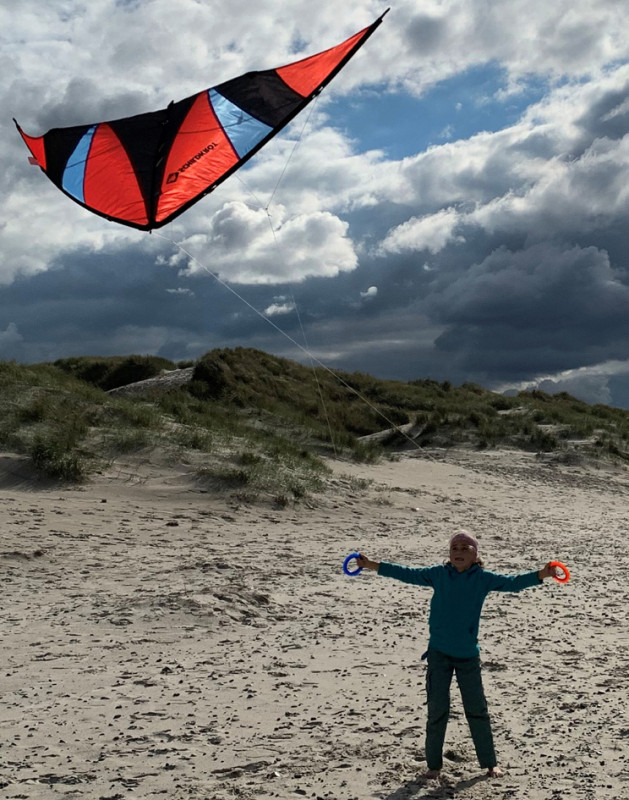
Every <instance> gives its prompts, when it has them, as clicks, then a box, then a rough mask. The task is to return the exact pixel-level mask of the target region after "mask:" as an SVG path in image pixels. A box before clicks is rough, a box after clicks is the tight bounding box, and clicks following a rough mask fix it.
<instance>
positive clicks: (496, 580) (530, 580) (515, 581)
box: [483, 570, 543, 592]
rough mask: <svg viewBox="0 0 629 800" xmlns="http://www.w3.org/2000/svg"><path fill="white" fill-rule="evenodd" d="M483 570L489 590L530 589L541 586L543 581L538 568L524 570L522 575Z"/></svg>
mask: <svg viewBox="0 0 629 800" xmlns="http://www.w3.org/2000/svg"><path fill="white" fill-rule="evenodd" d="M483 572H484V577H485V580H486V581H487V591H488V592H521V591H522V590H523V589H530V588H531V587H532V586H539V585H540V584H541V583H543V581H541V580H540V579H539V578H538V577H537V570H535V571H534V572H523V573H522V574H521V575H500V574H499V573H497V572H489V571H488V570H484V571H483Z"/></svg>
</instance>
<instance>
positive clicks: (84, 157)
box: [14, 9, 388, 231]
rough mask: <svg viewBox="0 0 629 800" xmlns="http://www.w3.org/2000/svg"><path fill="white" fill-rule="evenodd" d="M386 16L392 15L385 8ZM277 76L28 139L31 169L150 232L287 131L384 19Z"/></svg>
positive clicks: (241, 80)
mask: <svg viewBox="0 0 629 800" xmlns="http://www.w3.org/2000/svg"><path fill="white" fill-rule="evenodd" d="M387 11H388V9H387ZM387 11H385V12H384V14H382V15H381V16H380V17H379V18H378V19H377V20H376V21H375V22H374V23H372V24H371V25H370V26H369V27H367V28H364V29H363V30H361V31H359V32H358V33H356V34H354V36H351V37H350V38H349V39H347V40H345V41H344V42H342V43H341V44H338V45H336V46H335V47H332V48H330V49H329V50H324V51H323V52H321V53H317V54H316V55H313V56H310V57H308V58H304V59H302V60H300V61H296V62H294V63H291V64H287V65H285V66H283V67H278V68H276V69H269V70H264V71H259V72H247V73H246V74H245V75H241V76H240V77H237V78H233V79H232V80H229V81H226V82H225V83H221V84H219V85H218V86H214V87H212V88H210V89H206V90H204V91H202V92H198V93H197V94H195V95H192V96H191V97H188V98H186V99H185V100H180V101H179V102H176V103H175V102H173V103H170V105H169V106H168V107H167V108H165V109H161V110H159V111H153V112H150V113H145V114H138V115H136V116H132V117H124V118H123V119H117V120H112V121H109V122H97V123H94V124H91V125H78V126H73V127H69V128H53V129H51V130H50V131H48V132H47V133H45V134H44V135H43V136H28V135H27V134H26V133H24V131H23V130H22V129H21V128H20V126H19V125H18V123H17V121H16V120H14V122H15V124H16V126H17V129H18V131H19V133H20V135H21V136H22V138H23V140H24V142H25V143H26V146H27V147H28V149H29V150H30V152H31V159H30V160H31V162H32V163H36V164H37V165H38V166H39V167H40V168H41V169H42V170H43V171H44V172H45V174H46V175H47V176H48V178H50V180H51V181H52V182H53V183H54V184H55V186H57V187H58V188H59V189H61V191H62V192H64V193H65V194H66V195H68V196H69V197H70V198H71V199H72V200H75V201H76V202H77V203H79V204H80V205H82V206H83V207H84V208H87V209H88V210H89V211H93V212H94V213H95V214H99V215H100V216H102V217H105V218H106V219H108V220H112V221H115V222H119V223H121V224H123V225H129V226H131V227H132V228H138V229H140V230H145V231H150V230H153V229H154V228H160V227H162V226H163V225H166V224H168V223H169V222H171V220H173V219H175V217H177V216H178V215H179V214H181V213H183V212H184V211H186V209H188V208H190V206H192V205H193V204H194V203H196V202H197V201H198V200H200V199H201V198H202V197H204V196H205V195H206V194H209V193H210V192H211V191H213V190H214V189H215V188H216V187H217V186H218V185H219V184H220V183H222V182H223V181H224V180H225V179H226V178H228V177H229V176H230V175H232V174H233V173H234V172H235V171H236V170H237V169H239V168H240V167H241V166H242V165H243V164H244V163H245V162H246V161H248V160H249V159H250V158H251V157H252V156H253V155H254V154H255V153H257V151H258V150H259V149H260V148H261V147H263V146H264V145H265V144H266V143H267V142H268V141H269V140H270V139H272V138H273V136H275V135H276V134H277V133H278V132H279V131H280V130H282V128H283V127H284V126H285V125H287V124H288V123H289V122H290V121H291V120H292V119H293V118H294V117H295V116H296V115H297V114H299V112H300V111H301V110H302V109H304V108H305V107H306V106H307V105H308V103H309V102H310V101H311V100H312V99H313V98H314V97H315V96H316V95H318V94H319V92H320V91H321V90H322V89H323V87H324V86H325V85H326V84H328V83H329V82H330V81H331V80H332V78H333V77H334V76H335V75H336V74H337V73H338V72H339V71H340V70H341V69H342V68H343V67H344V66H345V64H346V63H347V62H348V61H349V59H350V58H351V57H352V56H353V55H354V54H355V53H356V51H357V50H358V49H359V48H360V47H361V46H362V45H363V44H364V43H365V42H366V41H367V39H368V38H369V37H370V36H371V34H372V33H373V32H374V31H375V30H376V28H377V27H378V26H379V25H380V23H381V22H382V19H383V17H384V16H385V14H386V13H387Z"/></svg>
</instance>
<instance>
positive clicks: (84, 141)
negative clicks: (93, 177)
mask: <svg viewBox="0 0 629 800" xmlns="http://www.w3.org/2000/svg"><path fill="white" fill-rule="evenodd" d="M97 127H98V126H97V125H92V127H91V128H90V129H89V130H88V131H86V132H85V133H84V134H83V136H82V137H81V141H80V142H79V143H78V144H77V146H76V147H75V148H74V152H73V153H72V155H71V156H70V158H69V159H68V162H67V164H66V168H65V169H64V171H63V180H62V186H63V188H64V189H65V191H66V192H67V193H68V194H71V195H72V197H74V198H76V199H77V200H78V201H79V202H80V203H84V202H85V195H84V193H83V183H84V180H85V165H86V163H87V156H88V154H89V152H90V145H91V144H92V138H93V137H94V132H95V130H96V128H97Z"/></svg>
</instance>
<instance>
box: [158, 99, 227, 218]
mask: <svg viewBox="0 0 629 800" xmlns="http://www.w3.org/2000/svg"><path fill="white" fill-rule="evenodd" d="M237 163H238V155H237V153H236V151H235V150H234V148H233V147H232V145H231V142H230V141H229V139H228V138H227V136H225V133H224V131H223V129H222V127H221V124H220V122H219V121H218V119H217V117H216V114H215V113H214V111H213V109H212V106H211V105H210V102H209V98H208V93H207V92H203V93H202V94H199V95H197V98H196V100H195V101H194V103H193V105H192V108H191V109H190V111H189V112H188V114H187V116H186V118H185V119H184V121H183V123H182V125H181V127H180V128H179V135H178V136H177V138H176V139H175V141H174V142H173V146H172V147H171V149H170V153H169V154H168V159H167V161H166V168H165V170H164V177H163V180H162V190H161V193H160V198H159V202H158V204H157V214H156V221H157V222H158V223H159V222H162V220H165V219H168V218H169V217H171V216H172V215H173V214H175V213H176V212H177V209H179V208H180V207H181V206H182V205H185V204H186V203H187V202H188V199H189V198H190V197H197V196H198V195H200V194H203V192H204V191H205V189H206V188H207V187H208V186H211V185H212V184H213V183H215V182H216V181H218V179H219V178H220V177H221V175H224V174H225V173H226V172H228V171H229V170H230V169H231V168H232V167H234V166H235V165H236V164H237Z"/></svg>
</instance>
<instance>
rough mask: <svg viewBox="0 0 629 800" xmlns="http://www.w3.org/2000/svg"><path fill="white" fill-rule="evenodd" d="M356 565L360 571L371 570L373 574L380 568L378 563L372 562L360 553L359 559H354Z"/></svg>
mask: <svg viewBox="0 0 629 800" xmlns="http://www.w3.org/2000/svg"><path fill="white" fill-rule="evenodd" d="M356 564H357V565H358V566H359V567H361V568H362V569H372V570H374V571H375V572H377V571H378V567H379V566H380V562H379V561H372V560H371V559H370V558H367V556H364V555H363V554H362V553H361V554H360V556H359V558H357V559H356Z"/></svg>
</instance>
